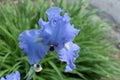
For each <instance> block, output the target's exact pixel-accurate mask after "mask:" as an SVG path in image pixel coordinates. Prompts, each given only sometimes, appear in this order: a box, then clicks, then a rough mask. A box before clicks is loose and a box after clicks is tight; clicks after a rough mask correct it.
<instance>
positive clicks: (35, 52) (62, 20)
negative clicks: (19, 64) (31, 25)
mask: <svg viewBox="0 0 120 80" xmlns="http://www.w3.org/2000/svg"><path fill="white" fill-rule="evenodd" d="M61 12H62V10H61V9H60V8H58V7H51V8H49V9H48V10H47V11H46V14H47V16H48V21H47V22H46V21H43V20H42V19H40V20H39V21H38V24H39V25H40V26H41V29H40V30H27V31H24V32H22V33H21V34H20V36H19V41H20V43H19V45H20V48H21V49H23V53H26V54H27V55H28V58H29V61H30V63H31V64H36V63H38V62H39V61H41V60H42V59H43V58H44V56H45V55H46V54H47V52H48V51H54V50H55V51H56V52H57V53H58V56H59V58H60V60H61V61H63V62H66V64H67V65H66V69H65V72H69V71H72V69H74V68H75V64H74V61H75V60H76V58H77V57H78V52H79V50H80V47H79V46H78V45H76V44H74V43H73V42H72V41H73V40H74V38H75V36H76V35H77V34H78V33H79V30H77V29H75V28H74V25H71V24H70V17H69V16H68V14H67V13H65V14H64V15H61V14H60V13H61Z"/></svg>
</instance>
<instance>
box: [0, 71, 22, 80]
mask: <svg viewBox="0 0 120 80" xmlns="http://www.w3.org/2000/svg"><path fill="white" fill-rule="evenodd" d="M0 80H20V73H19V72H18V71H16V72H15V73H12V74H9V75H7V76H6V78H4V77H2V78H1V79H0Z"/></svg>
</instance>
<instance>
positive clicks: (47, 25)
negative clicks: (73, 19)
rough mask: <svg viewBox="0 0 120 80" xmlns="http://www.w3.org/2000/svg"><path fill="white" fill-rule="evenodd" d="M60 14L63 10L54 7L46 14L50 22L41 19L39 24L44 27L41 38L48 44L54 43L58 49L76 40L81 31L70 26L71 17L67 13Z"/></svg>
mask: <svg viewBox="0 0 120 80" xmlns="http://www.w3.org/2000/svg"><path fill="white" fill-rule="evenodd" d="M57 11H58V12H57ZM60 12H61V9H59V8H56V7H52V8H50V9H48V10H47V12H46V13H47V14H48V18H49V17H50V19H49V21H48V22H45V21H43V20H42V19H40V20H39V22H38V23H39V25H40V26H41V27H42V28H41V34H42V35H41V36H42V37H43V38H45V39H46V40H45V42H46V43H52V44H56V45H58V47H63V45H64V44H65V43H66V42H68V41H72V40H73V39H74V38H75V36H76V35H77V34H78V32H79V30H77V29H75V28H74V25H71V24H70V17H69V16H68V14H67V13H65V14H64V15H62V16H60ZM50 15H51V16H50ZM56 15H57V17H56ZM58 15H59V16H58Z"/></svg>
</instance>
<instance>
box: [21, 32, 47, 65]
mask: <svg viewBox="0 0 120 80" xmlns="http://www.w3.org/2000/svg"><path fill="white" fill-rule="evenodd" d="M19 41H20V42H19V45H20V48H21V49H22V50H23V53H25V54H27V55H28V59H29V61H30V63H31V64H36V63H38V62H39V61H40V60H42V59H43V58H44V56H45V55H46V53H47V52H48V50H49V46H47V45H45V44H43V38H41V34H40V30H27V31H24V32H22V33H21V34H20V35H19Z"/></svg>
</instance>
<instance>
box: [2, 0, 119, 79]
mask: <svg viewBox="0 0 120 80" xmlns="http://www.w3.org/2000/svg"><path fill="white" fill-rule="evenodd" d="M76 1H77V2H76V3H74V4H73V3H68V2H66V1H65V0H61V1H60V0H53V1H52V2H51V1H50V0H49V1H45V0H18V3H13V2H12V1H11V0H6V2H4V3H2V4H0V77H1V76H5V75H7V74H9V73H11V72H13V71H16V70H18V71H20V73H21V79H22V80H24V79H26V76H27V74H28V71H29V69H30V64H29V61H28V58H27V56H25V55H24V56H23V55H22V52H21V49H20V48H19V44H18V43H19V42H18V35H19V34H20V33H21V32H23V31H24V30H30V29H40V28H39V26H38V20H39V18H42V19H43V20H44V21H48V19H47V15H46V14H45V11H46V10H47V9H48V8H49V7H51V6H58V7H60V8H61V9H63V10H64V12H67V13H68V15H69V16H70V17H71V24H74V25H75V28H77V29H80V33H79V34H78V35H77V37H76V38H75V40H74V42H75V43H77V44H78V45H79V46H80V47H81V51H80V52H79V57H78V58H77V60H76V61H75V64H76V69H75V70H73V71H72V72H69V73H65V72H63V71H64V68H65V66H66V65H65V63H63V62H60V61H59V59H58V56H57V54H56V53H55V52H52V53H50V54H49V55H46V56H45V58H44V59H43V60H42V61H41V62H40V64H41V65H42V67H43V70H42V71H41V72H40V74H35V75H34V76H33V80H99V79H101V78H102V77H115V74H117V73H119V72H120V69H119V68H118V67H117V65H116V63H115V62H114V61H113V60H111V59H109V55H110V54H112V53H113V52H114V47H112V45H111V42H110V41H108V40H107V38H108V37H109V35H108V31H109V26H108V25H107V24H106V23H105V22H103V21H102V20H98V21H96V20H94V19H93V15H94V14H95V11H86V9H87V8H88V5H87V2H86V0H76ZM64 12H63V13H64ZM63 13H61V15H62V14H63Z"/></svg>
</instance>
